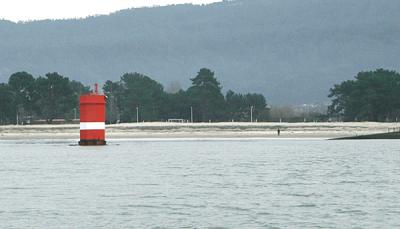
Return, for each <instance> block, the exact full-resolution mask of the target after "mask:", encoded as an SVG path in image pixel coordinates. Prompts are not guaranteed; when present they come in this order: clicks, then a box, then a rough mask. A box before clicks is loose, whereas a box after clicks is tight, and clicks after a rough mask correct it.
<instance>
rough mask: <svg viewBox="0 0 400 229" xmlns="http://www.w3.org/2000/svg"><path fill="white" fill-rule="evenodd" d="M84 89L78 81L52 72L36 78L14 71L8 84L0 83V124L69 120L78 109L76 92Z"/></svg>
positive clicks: (81, 91)
mask: <svg viewBox="0 0 400 229" xmlns="http://www.w3.org/2000/svg"><path fill="white" fill-rule="evenodd" d="M88 91H89V88H88V87H85V86H84V85H83V84H82V83H80V82H77V81H71V80H69V79H68V78H67V77H64V76H62V75H60V74H58V73H56V72H54V73H48V74H46V75H45V76H44V77H42V76H40V77H38V78H34V77H33V76H32V75H31V74H29V73H27V72H17V73H14V74H12V75H11V76H10V78H9V80H8V83H2V84H0V124H11V123H13V124H15V123H17V122H18V123H27V122H28V123H29V122H30V121H32V120H40V119H42V120H45V121H46V122H47V123H52V122H53V120H54V119H72V118H73V117H74V114H76V112H79V110H78V97H79V95H80V94H82V93H86V92H88Z"/></svg>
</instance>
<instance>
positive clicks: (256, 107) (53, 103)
mask: <svg viewBox="0 0 400 229" xmlns="http://www.w3.org/2000/svg"><path fill="white" fill-rule="evenodd" d="M190 80H191V82H192V84H191V86H190V87H189V88H187V89H186V90H183V89H179V90H177V91H175V92H166V91H165V89H164V87H163V85H162V84H160V83H159V82H157V81H155V80H153V79H151V78H150V77H149V76H146V75H143V74H140V73H126V74H123V75H122V76H121V78H120V80H118V81H110V80H108V81H106V82H105V84H104V86H103V91H104V93H105V95H106V96H107V122H109V123H116V122H134V121H166V120H168V119H182V120H189V121H191V120H192V119H193V121H194V122H209V121H212V122H221V121H232V120H233V121H250V119H251V116H252V117H253V120H258V121H277V120H282V118H284V119H285V120H284V121H288V120H290V119H289V118H287V117H286V116H287V115H289V114H288V113H290V112H289V111H288V109H279V108H273V110H272V112H270V109H269V108H268V106H267V102H266V99H265V97H264V96H263V95H262V94H256V93H248V94H240V93H236V92H233V91H231V90H229V91H227V93H226V94H225V95H224V94H223V93H222V86H221V84H220V82H219V81H218V80H217V78H216V77H215V73H214V72H213V71H211V70H210V69H207V68H203V69H200V71H199V72H198V73H197V75H195V76H194V77H193V78H191V79H190ZM89 92H90V87H88V86H85V85H83V84H82V83H81V82H79V81H75V80H70V79H69V78H68V77H64V76H62V75H60V74H58V73H56V72H54V73H48V74H46V75H45V76H39V77H36V78H35V77H33V76H32V74H30V73H27V72H17V73H14V74H12V75H11V76H10V77H9V80H8V83H0V124H15V123H17V122H18V123H22V122H25V123H26V122H28V121H32V120H44V121H45V122H47V123H52V122H53V121H54V120H55V119H62V120H66V121H68V120H72V119H74V118H79V95H81V94H85V93H89ZM328 97H329V98H331V100H332V101H331V104H330V106H329V107H328V116H325V115H321V113H314V114H312V116H311V117H305V116H304V120H306V118H307V120H319V121H326V120H329V119H330V120H332V118H333V120H343V121H398V119H399V118H400V74H399V73H397V72H395V71H389V70H385V69H377V70H375V71H366V72H360V73H358V74H357V76H356V77H355V78H354V79H353V80H346V81H344V82H342V83H340V84H337V85H334V86H333V87H332V88H331V89H330V93H329V95H328ZM289 110H290V109H289ZM292 113H293V112H292ZM285 117H286V118H285ZM302 119H303V116H302V117H301V119H299V118H292V120H293V121H301V120H302Z"/></svg>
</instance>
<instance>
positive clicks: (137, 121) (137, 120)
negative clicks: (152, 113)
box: [136, 107, 139, 123]
mask: <svg viewBox="0 0 400 229" xmlns="http://www.w3.org/2000/svg"><path fill="white" fill-rule="evenodd" d="M136 123H139V107H136Z"/></svg>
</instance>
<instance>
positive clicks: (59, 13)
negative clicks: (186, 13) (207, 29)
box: [0, 0, 220, 21]
mask: <svg viewBox="0 0 400 229" xmlns="http://www.w3.org/2000/svg"><path fill="white" fill-rule="evenodd" d="M219 1H220V0H0V18H2V19H7V20H11V21H27V20H39V19H60V18H77V17H86V16H89V15H96V14H108V13H111V12H114V11H117V10H121V9H126V8H132V7H143V6H155V5H169V4H181V3H193V4H208V3H212V2H219Z"/></svg>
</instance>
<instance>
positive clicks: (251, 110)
mask: <svg viewBox="0 0 400 229" xmlns="http://www.w3.org/2000/svg"><path fill="white" fill-rule="evenodd" d="M253 108H254V107H253V106H251V107H250V122H253Z"/></svg>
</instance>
